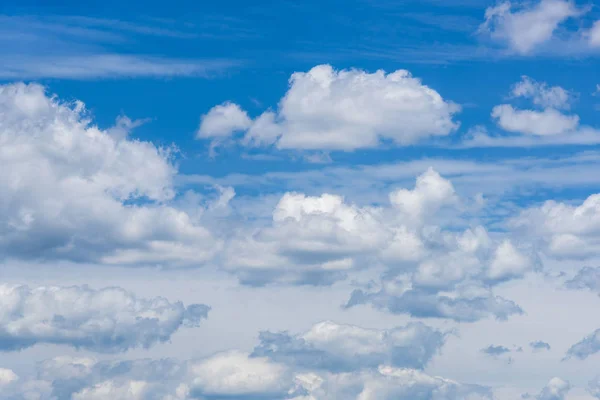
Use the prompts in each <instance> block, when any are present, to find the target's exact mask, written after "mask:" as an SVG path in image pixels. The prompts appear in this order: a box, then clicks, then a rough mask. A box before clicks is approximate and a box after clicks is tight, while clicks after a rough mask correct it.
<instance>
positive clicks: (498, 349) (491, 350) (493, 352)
mask: <svg viewBox="0 0 600 400" xmlns="http://www.w3.org/2000/svg"><path fill="white" fill-rule="evenodd" d="M481 352H482V353H485V354H487V355H489V356H493V357H495V356H501V355H503V354H506V353H510V352H511V351H510V349H509V348H507V347H504V346H493V345H490V346H488V347H486V348H485V349H481Z"/></svg>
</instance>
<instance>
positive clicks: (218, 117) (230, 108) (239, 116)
mask: <svg viewBox="0 0 600 400" xmlns="http://www.w3.org/2000/svg"><path fill="white" fill-rule="evenodd" d="M251 124H252V121H251V120H250V117H248V114H247V113H246V112H245V111H243V110H242V109H241V108H240V106H238V105H237V104H233V103H223V104H221V105H218V106H215V107H213V108H212V109H210V111H209V112H208V113H207V114H205V115H203V116H202V120H201V122H200V127H199V128H198V133H197V137H198V138H223V137H229V136H231V135H232V134H233V133H235V132H238V131H245V130H247V129H248V128H249V127H250V126H251Z"/></svg>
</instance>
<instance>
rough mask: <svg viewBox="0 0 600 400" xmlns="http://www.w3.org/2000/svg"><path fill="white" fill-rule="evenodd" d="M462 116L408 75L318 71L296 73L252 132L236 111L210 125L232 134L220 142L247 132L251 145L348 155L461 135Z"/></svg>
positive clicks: (216, 112) (220, 113)
mask: <svg viewBox="0 0 600 400" xmlns="http://www.w3.org/2000/svg"><path fill="white" fill-rule="evenodd" d="M225 109H226V110H227V111H228V113H225V112H224V110H225ZM459 110H460V107H459V106H457V105H456V104H453V103H451V102H447V101H445V100H444V99H443V98H442V97H441V96H440V95H439V93H437V92H436V91H435V90H433V89H431V88H429V87H428V86H425V85H423V84H422V83H421V81H420V80H419V79H417V78H414V77H413V76H412V75H411V74H410V73H409V72H408V71H405V70H398V71H395V72H393V73H389V74H386V73H385V72H384V71H381V70H380V71H377V72H374V73H368V72H365V71H362V70H356V69H351V70H339V71H337V70H334V69H333V68H332V67H331V66H329V65H319V66H316V67H314V68H312V69H311V70H310V71H308V72H296V73H294V74H293V75H292V76H291V78H290V87H289V90H288V92H287V93H286V94H285V96H284V97H283V98H282V99H281V100H280V102H279V107H278V109H277V111H276V112H273V111H266V112H265V113H263V114H262V115H261V116H259V117H258V118H256V119H255V120H254V121H253V123H252V125H251V126H249V127H248V126H247V125H248V121H247V119H246V117H245V113H244V112H243V111H241V110H240V109H239V107H238V106H237V105H234V104H231V103H229V104H226V105H221V106H217V107H215V108H213V109H212V110H210V111H209V112H208V114H207V115H206V117H209V116H215V119H214V120H218V121H219V124H218V125H219V126H226V127H227V128H226V129H218V130H217V131H218V132H219V136H221V135H224V134H226V133H233V132H234V130H237V129H239V130H241V129H243V128H246V129H247V133H246V135H245V137H244V139H243V140H242V142H243V143H244V144H246V145H257V146H265V145H273V144H274V145H275V146H276V147H277V148H280V149H302V150H343V151H351V150H355V149H360V148H370V147H376V146H378V145H379V144H381V142H385V141H390V142H393V143H394V144H396V145H399V146H402V145H408V144H413V143H416V142H418V141H419V140H421V139H425V138H428V137H431V136H446V135H448V134H450V133H451V132H453V131H455V130H456V129H457V127H458V124H457V123H456V122H454V121H453V116H454V114H455V113H457V112H458V111H459ZM226 114H227V115H226ZM233 116H235V118H234V117H233ZM234 120H235V121H236V122H235V124H234V122H233V121H234ZM209 121H213V118H210V119H209ZM203 125H204V121H203ZM200 131H201V133H202V132H205V133H203V134H201V136H202V137H208V136H211V135H210V134H208V129H203V126H201V129H200Z"/></svg>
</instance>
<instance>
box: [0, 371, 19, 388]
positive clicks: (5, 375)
mask: <svg viewBox="0 0 600 400" xmlns="http://www.w3.org/2000/svg"><path fill="white" fill-rule="evenodd" d="M17 380H19V377H18V375H17V374H15V372H14V371H13V370H12V369H7V368H0V387H2V386H6V385H8V384H10V383H13V382H15V381H17Z"/></svg>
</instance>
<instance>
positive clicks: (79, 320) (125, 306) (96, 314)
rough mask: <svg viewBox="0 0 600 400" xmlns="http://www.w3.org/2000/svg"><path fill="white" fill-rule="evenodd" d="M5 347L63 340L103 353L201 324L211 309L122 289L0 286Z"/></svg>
mask: <svg viewBox="0 0 600 400" xmlns="http://www.w3.org/2000/svg"><path fill="white" fill-rule="evenodd" d="M0 304H1V305H2V306H1V307H0V309H1V310H2V311H1V312H0V350H2V351H14V350H21V349H25V348H28V347H31V346H34V345H36V344H58V345H67V346H72V347H75V348H82V349H87V350H92V351H97V352H107V353H112V352H119V351H125V350H128V349H131V348H137V347H143V348H148V347H150V346H152V345H154V344H156V343H161V342H166V341H168V340H169V339H170V337H171V335H172V334H173V333H175V332H176V331H177V330H178V329H179V328H180V327H181V326H182V325H189V326H196V325H197V324H198V323H199V322H200V321H201V320H202V319H204V318H206V317H207V315H208V311H209V310H210V307H208V306H206V305H203V304H193V305H190V306H188V307H185V306H184V305H183V304H182V303H180V302H176V303H170V302H169V301H167V300H166V299H164V298H161V297H156V298H152V299H140V298H137V297H135V296H134V295H133V294H132V293H129V292H127V291H125V290H123V289H120V288H106V289H101V290H94V289H90V288H89V287H86V286H71V287H45V286H42V287H37V288H33V289H32V288H29V287H27V286H8V285H0Z"/></svg>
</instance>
